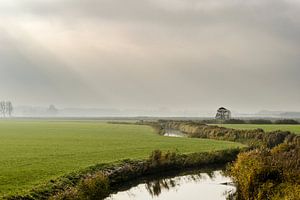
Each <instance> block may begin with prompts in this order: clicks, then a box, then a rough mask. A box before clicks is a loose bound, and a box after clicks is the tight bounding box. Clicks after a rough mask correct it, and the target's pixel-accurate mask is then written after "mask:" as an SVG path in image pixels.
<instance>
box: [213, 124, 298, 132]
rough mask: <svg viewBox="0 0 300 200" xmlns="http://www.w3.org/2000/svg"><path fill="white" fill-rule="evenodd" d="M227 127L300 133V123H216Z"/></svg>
mask: <svg viewBox="0 0 300 200" xmlns="http://www.w3.org/2000/svg"><path fill="white" fill-rule="evenodd" d="M215 125H217V126H222V127H226V128H233V129H248V130H249V129H257V128H261V129H263V130H264V131H266V132H270V131H276V130H281V131H290V132H293V133H297V134H300V125H282V124H215Z"/></svg>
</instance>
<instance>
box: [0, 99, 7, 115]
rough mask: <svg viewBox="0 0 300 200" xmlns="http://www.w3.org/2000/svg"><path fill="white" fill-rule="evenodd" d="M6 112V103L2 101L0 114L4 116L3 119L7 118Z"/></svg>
mask: <svg viewBox="0 0 300 200" xmlns="http://www.w3.org/2000/svg"><path fill="white" fill-rule="evenodd" d="M5 112H6V109H5V101H1V102H0V114H1V115H2V117H5Z"/></svg>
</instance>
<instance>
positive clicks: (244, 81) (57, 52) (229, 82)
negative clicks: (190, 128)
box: [0, 0, 300, 113]
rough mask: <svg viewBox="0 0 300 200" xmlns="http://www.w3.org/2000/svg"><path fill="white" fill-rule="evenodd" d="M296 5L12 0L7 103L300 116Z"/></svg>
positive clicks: (0, 16) (1, 84)
mask: <svg viewBox="0 0 300 200" xmlns="http://www.w3.org/2000/svg"><path fill="white" fill-rule="evenodd" d="M299 58H300V2H299V1H296V0H264V1H261V0H253V1H238V0H223V1H217V0H202V1H198V0H190V1H184V0H128V1H121V0H98V1H96V0H87V1H80V0H44V1H38V0H22V1H17V0H2V1H1V2H0V91H1V94H0V100H2V99H3V100H10V101H12V102H13V103H14V105H33V106H48V105H50V104H54V105H56V106H57V107H60V108H66V107H92V108H93V107H95V108H136V109H158V108H167V109H170V110H208V111H210V110H211V111H214V110H216V109H217V108H218V107H220V106H224V107H227V108H229V109H231V110H236V111H239V112H242V113H254V112H258V111H260V110H275V111H276V110H278V111H300V110H299V108H300V92H299V86H300V78H299V74H300V60H299Z"/></svg>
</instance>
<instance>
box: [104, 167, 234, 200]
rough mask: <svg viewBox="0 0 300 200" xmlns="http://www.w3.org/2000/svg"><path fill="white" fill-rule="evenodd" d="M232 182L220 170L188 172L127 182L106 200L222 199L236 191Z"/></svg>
mask: <svg viewBox="0 0 300 200" xmlns="http://www.w3.org/2000/svg"><path fill="white" fill-rule="evenodd" d="M231 182H232V181H231V179H230V177H227V176H225V175H224V174H223V173H222V171H221V170H202V171H191V172H188V173H185V174H179V175H176V176H174V175H173V176H164V177H163V176H161V177H150V178H144V179H140V180H139V181H135V182H132V183H128V184H127V185H126V186H124V187H123V188H121V189H120V190H119V191H118V192H115V193H113V194H111V196H110V197H108V198H106V199H105V200H141V199H143V200H153V199H155V200H182V199H189V200H196V199H197V200H199V199H210V200H225V199H226V198H227V197H228V196H229V195H232V194H233V193H234V192H235V191H236V188H235V186H234V185H232V183H231Z"/></svg>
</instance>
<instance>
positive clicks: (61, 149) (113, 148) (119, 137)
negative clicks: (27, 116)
mask: <svg viewBox="0 0 300 200" xmlns="http://www.w3.org/2000/svg"><path fill="white" fill-rule="evenodd" d="M239 146H242V145H241V144H238V143H234V142H227V141H217V140H209V139H192V138H175V137H165V136H160V135H158V134H157V133H155V130H154V129H152V128H151V127H149V126H140V125H126V124H108V123H104V122H97V121H43V120H41V121H0V163H1V164H0V196H1V195H4V194H15V193H23V192H26V190H29V189H31V188H32V187H34V186H36V185H39V184H42V183H45V182H48V181H50V180H51V179H54V178H57V177H59V176H62V175H65V174H67V173H70V172H74V171H77V170H80V169H84V168H87V167H89V166H93V165H95V164H99V163H112V162H117V161H120V160H122V159H144V158H146V157H148V156H149V154H150V153H151V152H152V151H153V150H155V149H160V150H162V151H169V150H170V151H177V152H180V153H192V152H205V151H212V150H222V149H228V148H235V147H239Z"/></svg>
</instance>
